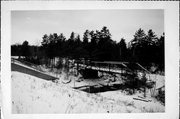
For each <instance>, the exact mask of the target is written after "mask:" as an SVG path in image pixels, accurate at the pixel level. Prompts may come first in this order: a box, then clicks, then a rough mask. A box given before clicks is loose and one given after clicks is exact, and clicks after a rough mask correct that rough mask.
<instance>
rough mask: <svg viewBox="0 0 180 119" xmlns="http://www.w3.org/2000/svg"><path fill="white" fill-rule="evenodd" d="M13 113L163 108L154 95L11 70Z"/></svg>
mask: <svg viewBox="0 0 180 119" xmlns="http://www.w3.org/2000/svg"><path fill="white" fill-rule="evenodd" d="M11 77H12V78H11V80H12V113H14V114H16V113H24V114H27V113H29V114H31V113H33V114H35V113H38V114H39V113H42V114H43V113H45V114H48V113H123V112H125V113H130V112H131V113H132V112H164V110H165V107H164V106H163V105H161V104H160V103H159V102H158V101H156V100H155V99H152V101H151V102H143V101H138V100H133V97H137V95H138V94H136V95H126V94H125V93H123V92H121V91H108V92H104V93H97V94H90V93H86V92H83V91H80V90H76V89H72V88H71V87H70V86H68V85H66V84H62V83H61V80H62V78H63V76H62V77H60V80H59V81H57V82H56V83H54V82H51V81H47V80H42V79H40V78H37V77H35V76H31V75H28V74H24V73H20V72H16V71H12V74H11Z"/></svg>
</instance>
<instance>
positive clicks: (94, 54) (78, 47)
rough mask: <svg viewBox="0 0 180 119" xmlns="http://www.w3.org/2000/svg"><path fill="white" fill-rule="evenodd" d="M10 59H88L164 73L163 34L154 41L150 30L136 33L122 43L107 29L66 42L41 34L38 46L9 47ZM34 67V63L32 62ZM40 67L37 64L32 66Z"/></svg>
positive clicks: (56, 37)
mask: <svg viewBox="0 0 180 119" xmlns="http://www.w3.org/2000/svg"><path fill="white" fill-rule="evenodd" d="M11 54H12V56H19V57H21V56H24V57H25V60H29V61H30V59H31V60H32V59H33V60H34V61H38V60H39V59H49V60H54V59H55V58H56V57H58V58H70V59H82V58H83V59H89V60H96V61H121V62H138V63H140V64H142V65H143V66H145V67H146V68H150V67H151V66H156V67H158V70H160V71H164V33H163V34H162V36H160V37H158V36H157V35H156V34H155V32H153V30H152V29H150V30H148V32H147V33H145V31H144V30H143V29H141V28H140V29H138V30H137V31H136V32H135V34H134V38H133V39H132V40H131V41H130V42H128V43H126V41H125V39H124V38H121V40H120V41H119V42H117V41H115V40H113V39H112V35H111V33H110V31H109V29H108V28H107V27H106V26H104V27H103V28H102V29H101V30H95V31H94V30H86V31H85V32H84V34H83V37H82V39H81V38H80V35H79V34H76V33H75V32H72V33H71V34H70V37H69V38H68V39H67V38H66V37H65V36H64V34H63V33H60V34H59V35H58V34H57V33H53V34H49V35H47V34H45V35H43V37H42V42H41V46H30V45H29V44H28V41H24V42H23V43H22V44H15V45H12V46H11ZM34 63H35V62H34ZM36 63H40V62H36Z"/></svg>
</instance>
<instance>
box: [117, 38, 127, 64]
mask: <svg viewBox="0 0 180 119" xmlns="http://www.w3.org/2000/svg"><path fill="white" fill-rule="evenodd" d="M118 47H119V59H120V61H125V60H126V55H127V47H126V42H125V39H124V38H122V39H121V41H120V42H119V43H118Z"/></svg>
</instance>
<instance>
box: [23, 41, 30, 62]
mask: <svg viewBox="0 0 180 119" xmlns="http://www.w3.org/2000/svg"><path fill="white" fill-rule="evenodd" d="M21 53H22V56H24V57H25V58H26V59H27V58H28V57H29V56H30V51H29V43H28V41H24V42H23V43H22V47H21Z"/></svg>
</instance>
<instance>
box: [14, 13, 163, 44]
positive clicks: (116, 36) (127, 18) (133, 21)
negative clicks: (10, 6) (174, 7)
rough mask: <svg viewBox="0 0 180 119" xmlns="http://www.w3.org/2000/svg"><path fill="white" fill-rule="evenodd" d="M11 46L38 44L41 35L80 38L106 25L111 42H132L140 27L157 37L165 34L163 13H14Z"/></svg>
mask: <svg viewBox="0 0 180 119" xmlns="http://www.w3.org/2000/svg"><path fill="white" fill-rule="evenodd" d="M11 18H12V19H11V20H12V41H11V43H12V44H15V43H20V44H21V43H22V42H23V41H25V40H27V41H28V42H29V44H30V45H40V43H41V41H42V37H43V35H44V34H48V35H49V34H50V33H57V34H60V33H63V34H64V35H65V37H66V38H67V39H68V38H69V37H70V34H71V32H72V31H74V32H75V33H77V34H80V36H81V38H82V36H83V33H84V32H85V30H86V29H88V30H101V29H102V27H103V26H107V28H108V29H109V30H110V33H111V34H112V39H113V40H116V41H117V42H119V41H120V39H121V38H125V39H126V42H129V41H130V40H132V39H133V35H134V34H135V32H136V31H137V30H138V29H139V28H142V29H143V30H145V32H146V33H147V31H148V30H149V29H152V30H153V31H154V32H155V33H156V34H157V35H158V36H160V35H162V34H163V32H164V12H163V10H59V11H13V12H12V17H11Z"/></svg>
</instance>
